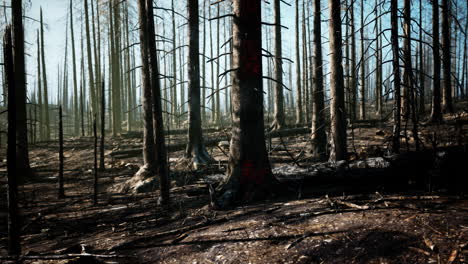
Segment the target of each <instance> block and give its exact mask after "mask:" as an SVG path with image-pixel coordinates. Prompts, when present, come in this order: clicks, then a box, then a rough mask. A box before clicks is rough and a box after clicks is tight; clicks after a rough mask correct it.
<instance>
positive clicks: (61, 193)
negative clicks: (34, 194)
mask: <svg viewBox="0 0 468 264" xmlns="http://www.w3.org/2000/svg"><path fill="white" fill-rule="evenodd" d="M62 116H63V115H62V106H61V105H60V106H59V176H58V198H59V199H60V198H64V197H65V191H64V190H63V162H64V156H63V118H62Z"/></svg>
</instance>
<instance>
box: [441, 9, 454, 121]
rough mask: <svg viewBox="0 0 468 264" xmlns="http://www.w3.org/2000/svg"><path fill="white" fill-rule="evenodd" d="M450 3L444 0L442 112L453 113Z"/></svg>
mask: <svg viewBox="0 0 468 264" xmlns="http://www.w3.org/2000/svg"><path fill="white" fill-rule="evenodd" d="M450 15H451V12H450V3H449V1H448V0H442V61H443V64H444V71H443V73H444V86H443V89H442V112H444V113H453V105H452V76H451V70H452V69H451V66H450V63H451V62H450V60H451V56H450V25H449V17H450Z"/></svg>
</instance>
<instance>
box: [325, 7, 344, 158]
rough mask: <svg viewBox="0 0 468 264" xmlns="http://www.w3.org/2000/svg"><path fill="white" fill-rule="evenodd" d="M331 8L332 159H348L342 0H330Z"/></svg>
mask: <svg viewBox="0 0 468 264" xmlns="http://www.w3.org/2000/svg"><path fill="white" fill-rule="evenodd" d="M329 9H330V31H329V32H330V52H331V65H330V67H331V68H330V70H331V75H330V97H331V105H330V113H331V135H330V145H331V150H330V160H331V161H337V160H344V159H346V153H347V151H346V110H345V105H344V80H343V67H342V65H341V64H342V53H341V52H342V51H341V46H342V45H341V15H340V12H341V7H340V0H329Z"/></svg>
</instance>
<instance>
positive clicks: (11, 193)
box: [3, 1, 24, 256]
mask: <svg viewBox="0 0 468 264" xmlns="http://www.w3.org/2000/svg"><path fill="white" fill-rule="evenodd" d="M17 2H20V6H21V1H17ZM13 5H14V3H13ZM20 14H21V13H20ZM20 18H21V16H20ZM3 55H4V56H3V59H4V65H5V80H6V87H7V89H8V109H9V111H8V139H7V140H8V141H7V143H8V147H7V178H8V179H7V180H8V192H7V195H8V254H9V255H16V256H18V255H20V254H21V243H20V223H19V220H20V219H19V215H18V214H19V213H18V172H19V170H18V169H17V168H18V166H17V165H16V164H17V153H16V152H17V147H16V135H17V133H16V132H17V122H16V120H17V117H16V114H17V113H16V107H17V105H16V96H17V94H16V93H17V87H16V85H17V84H18V81H17V80H15V78H16V76H15V65H14V62H13V60H14V58H13V41H12V38H11V28H10V26H7V27H6V29H5V36H4V39H3ZM23 80H24V79H23ZM13 108H15V109H13Z"/></svg>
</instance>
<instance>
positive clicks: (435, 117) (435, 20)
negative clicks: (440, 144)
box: [431, 0, 442, 122]
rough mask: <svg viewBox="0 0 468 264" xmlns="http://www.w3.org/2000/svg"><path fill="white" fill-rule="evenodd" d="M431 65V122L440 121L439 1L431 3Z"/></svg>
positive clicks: (435, 0) (434, 0)
mask: <svg viewBox="0 0 468 264" xmlns="http://www.w3.org/2000/svg"><path fill="white" fill-rule="evenodd" d="M432 2H433V3H432V58H433V59H434V62H433V63H432V64H433V65H432V66H433V67H434V70H433V73H432V80H433V82H434V84H433V92H432V113H431V121H433V122H440V121H442V109H441V102H440V101H441V100H440V55H439V0H433V1H432Z"/></svg>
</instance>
